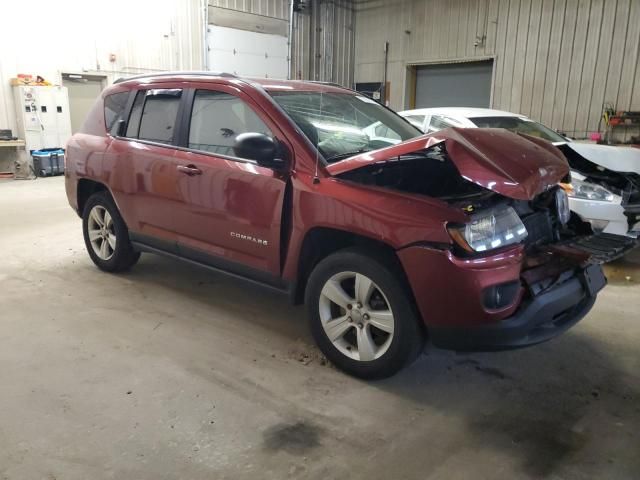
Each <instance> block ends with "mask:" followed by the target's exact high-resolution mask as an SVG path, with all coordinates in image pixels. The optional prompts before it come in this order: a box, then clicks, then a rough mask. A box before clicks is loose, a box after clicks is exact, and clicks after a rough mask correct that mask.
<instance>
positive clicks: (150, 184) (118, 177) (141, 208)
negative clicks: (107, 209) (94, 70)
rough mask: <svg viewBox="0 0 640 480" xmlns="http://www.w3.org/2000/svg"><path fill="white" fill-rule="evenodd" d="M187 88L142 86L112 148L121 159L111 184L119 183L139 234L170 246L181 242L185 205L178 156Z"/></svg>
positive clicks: (128, 215) (132, 227)
mask: <svg viewBox="0 0 640 480" xmlns="http://www.w3.org/2000/svg"><path fill="white" fill-rule="evenodd" d="M182 94H183V90H182V89H180V88H166V87H164V86H163V87H162V88H153V87H150V88H147V89H141V90H138V91H137V92H136V94H135V100H134V102H133V106H132V108H131V113H130V114H129V119H128V122H127V128H126V133H125V135H124V137H117V138H116V139H114V141H113V142H112V143H111V145H110V148H109V153H110V158H114V160H116V159H117V162H118V166H117V168H114V169H113V173H112V174H113V176H114V178H113V179H112V180H111V184H115V185H118V186H119V190H120V191H119V192H118V194H117V195H118V198H117V200H118V202H119V206H120V208H121V210H124V211H125V212H126V214H125V219H126V220H127V224H128V226H129V230H130V232H131V235H132V237H133V239H134V240H138V241H143V242H144V243H147V244H149V245H152V246H155V247H158V248H162V249H165V250H175V248H176V240H177V234H178V232H177V229H176V223H177V222H178V221H179V218H180V216H181V215H182V208H183V205H184V204H183V202H182V199H181V198H180V191H179V189H178V181H179V179H180V178H181V175H180V174H179V173H178V172H177V171H176V164H175V159H174V156H175V153H176V150H175V143H176V142H177V136H176V132H177V130H178V125H177V122H178V111H179V110H180V102H181V97H182ZM114 133H115V132H114Z"/></svg>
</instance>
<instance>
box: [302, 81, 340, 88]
mask: <svg viewBox="0 0 640 480" xmlns="http://www.w3.org/2000/svg"><path fill="white" fill-rule="evenodd" d="M303 82H308V83H317V84H319V85H331V86H332V87H340V88H347V87H343V86H342V85H340V84H339V83H336V82H323V81H321V80H303Z"/></svg>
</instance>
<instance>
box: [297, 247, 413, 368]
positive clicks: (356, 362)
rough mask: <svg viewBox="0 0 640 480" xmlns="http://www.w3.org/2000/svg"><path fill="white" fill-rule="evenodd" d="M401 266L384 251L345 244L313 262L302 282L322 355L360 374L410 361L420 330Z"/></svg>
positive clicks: (312, 331) (400, 366) (314, 332)
mask: <svg viewBox="0 0 640 480" xmlns="http://www.w3.org/2000/svg"><path fill="white" fill-rule="evenodd" d="M408 288H409V287H408V286H407V285H406V282H404V281H403V280H402V272H399V271H398V267H397V266H396V265H394V262H392V261H385V257H384V255H379V254H377V253H376V252H368V251H367V250H364V249H357V248H350V249H345V250H341V251H339V252H336V253H334V254H332V255H330V256H328V257H326V258H325V259H323V260H322V261H320V262H319V263H318V265H317V266H316V267H315V268H314V270H313V271H312V272H311V275H310V277H309V282H308V284H307V288H306V294H305V303H306V305H307V309H308V313H309V319H310V328H311V333H312V334H313V337H314V339H315V341H316V342H317V344H318V346H319V348H320V350H322V352H323V353H324V355H325V356H326V357H327V358H328V359H329V360H330V361H331V362H332V363H333V364H334V365H336V366H337V367H338V368H340V369H341V370H343V371H344V372H346V373H348V374H350V375H353V376H355V377H358V378H363V379H378V378H385V377H389V376H391V375H393V374H395V373H396V372H398V371H399V370H400V369H402V368H403V367H405V366H406V365H408V364H409V363H411V362H412V361H413V360H415V358H416V357H417V356H418V354H419V353H420V351H421V349H422V347H423V346H424V334H423V329H422V326H421V324H420V320H419V318H418V315H417V314H416V310H415V307H414V305H413V300H412V296H411V294H410V293H409V291H408Z"/></svg>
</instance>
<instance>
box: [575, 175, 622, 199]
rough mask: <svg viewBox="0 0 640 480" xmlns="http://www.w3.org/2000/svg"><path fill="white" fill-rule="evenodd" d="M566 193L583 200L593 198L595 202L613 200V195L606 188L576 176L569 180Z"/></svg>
mask: <svg viewBox="0 0 640 480" xmlns="http://www.w3.org/2000/svg"><path fill="white" fill-rule="evenodd" d="M567 195H569V196H570V197H573V198H580V199H583V200H594V201H596V202H613V198H614V195H613V193H611V192H610V191H609V190H607V189H606V188H603V187H601V186H600V185H596V184H595V183H590V182H585V181H583V180H578V179H576V178H574V179H572V180H571V187H570V188H569V189H568V191H567Z"/></svg>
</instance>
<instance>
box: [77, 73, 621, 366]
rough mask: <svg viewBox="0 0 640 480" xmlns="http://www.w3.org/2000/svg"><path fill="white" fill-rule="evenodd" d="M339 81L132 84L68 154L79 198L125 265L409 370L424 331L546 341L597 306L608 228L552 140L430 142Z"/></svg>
mask: <svg viewBox="0 0 640 480" xmlns="http://www.w3.org/2000/svg"><path fill="white" fill-rule="evenodd" d="M420 135H421V134H420V132H419V131H418V130H417V129H415V128H414V127H413V126H412V125H411V124H410V123H408V122H407V121H405V120H404V119H403V118H402V117H399V116H398V115H396V114H395V113H393V112H392V111H391V110H388V109H386V108H385V107H383V106H381V105H380V104H378V103H376V102H375V101H373V100H371V99H369V98H367V97H365V96H362V95H359V94H358V93H356V92H353V91H351V90H347V89H344V88H340V87H338V86H334V85H330V84H321V83H314V82H301V81H280V80H246V79H240V78H236V77H234V76H231V75H217V74H212V73H195V72H191V73H171V74H157V75H151V76H139V77H134V78H131V79H127V80H121V81H118V82H116V83H115V84H114V85H112V86H111V87H109V88H107V89H106V90H105V91H104V92H103V93H102V95H101V97H100V98H99V99H98V101H97V102H96V104H95V106H94V107H93V110H92V111H91V113H90V114H89V116H88V118H87V120H86V121H85V123H84V126H83V127H82V129H81V131H80V132H79V133H76V134H75V135H74V136H73V137H72V138H71V140H70V141H69V144H68V147H67V156H66V158H67V168H66V191H67V195H68V199H69V202H70V204H71V206H72V207H73V208H74V209H75V210H76V211H77V212H78V213H79V215H80V216H81V217H82V220H83V224H82V225H83V232H84V239H85V243H86V246H87V251H88V252H89V255H90V256H91V259H92V260H93V261H94V263H95V264H96V265H97V266H98V267H99V268H101V269H102V270H105V271H109V272H118V271H123V270H126V269H128V268H130V267H131V266H133V265H134V264H135V263H136V262H137V260H138V258H139V257H140V252H153V253H161V254H165V255H169V256H172V257H176V258H181V259H185V260H187V261H190V262H192V263H197V264H200V265H204V266H207V267H209V268H213V269H216V270H221V271H224V272H227V273H231V274H233V275H236V276H242V277H245V278H247V279H249V280H251V281H254V282H259V283H261V284H264V285H267V286H269V287H272V288H274V289H277V290H280V291H284V292H287V293H289V294H290V295H291V298H292V299H293V300H294V301H302V300H303V299H304V301H305V303H306V304H307V306H308V312H309V317H310V325H311V331H312V333H313V336H314V338H315V340H316V341H317V343H318V345H319V347H320V348H321V350H322V351H323V352H324V354H325V355H326V356H327V357H328V358H329V359H330V360H331V361H332V362H333V363H334V364H336V365H337V366H338V367H340V368H341V369H343V370H344V371H346V372H348V373H350V374H353V375H356V376H359V377H363V378H379V377H384V376H388V375H391V374H393V373H395V372H396V371H398V370H399V369H400V368H402V367H403V366H404V365H406V364H407V363H408V362H410V361H411V360H413V359H414V358H415V357H416V355H417V354H418V353H419V351H420V350H421V347H422V346H423V343H424V340H425V338H426V337H427V336H428V337H429V338H430V339H431V341H432V342H433V343H434V344H435V345H437V346H441V347H446V348H455V349H485V350H486V349H505V348H513V347H520V346H525V345H530V344H534V343H538V342H542V341H544V340H548V339H550V338H552V337H554V336H556V335H558V334H559V333H561V332H563V331H565V330H567V329H568V328H569V327H571V326H572V325H574V324H575V323H576V322H578V320H580V319H581V318H582V317H583V316H584V315H585V314H586V313H587V312H588V311H589V310H590V309H591V307H592V306H593V303H594V301H595V298H596V294H597V292H598V291H599V290H600V289H601V288H602V287H603V286H604V285H605V283H606V279H605V277H604V276H603V273H602V270H601V267H600V266H599V263H600V262H601V261H602V260H603V259H609V258H613V257H614V256H616V255H620V254H621V253H622V252H623V251H624V250H625V249H628V248H630V245H629V244H627V243H625V242H627V240H626V239H622V240H621V239H617V238H615V237H611V236H606V235H600V236H593V235H592V232H591V231H590V230H589V226H588V225H587V224H584V223H582V222H581V221H580V220H579V219H578V218H577V216H575V215H572V214H571V212H570V211H569V208H568V203H567V196H566V194H565V191H564V190H563V188H562V187H561V186H560V185H559V182H561V181H562V180H563V179H565V177H567V174H568V172H569V168H568V166H567V162H566V161H565V159H564V157H563V156H562V154H561V153H560V152H559V151H558V150H556V149H555V148H554V147H553V146H551V145H550V144H548V143H546V142H544V141H542V140H539V139H536V138H533V137H525V136H522V135H517V134H515V133H510V132H508V131H506V130H500V129H486V130H485V129H466V130H465V129H455V128H451V129H447V130H443V131H440V132H437V133H435V134H431V135H426V136H420Z"/></svg>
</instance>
